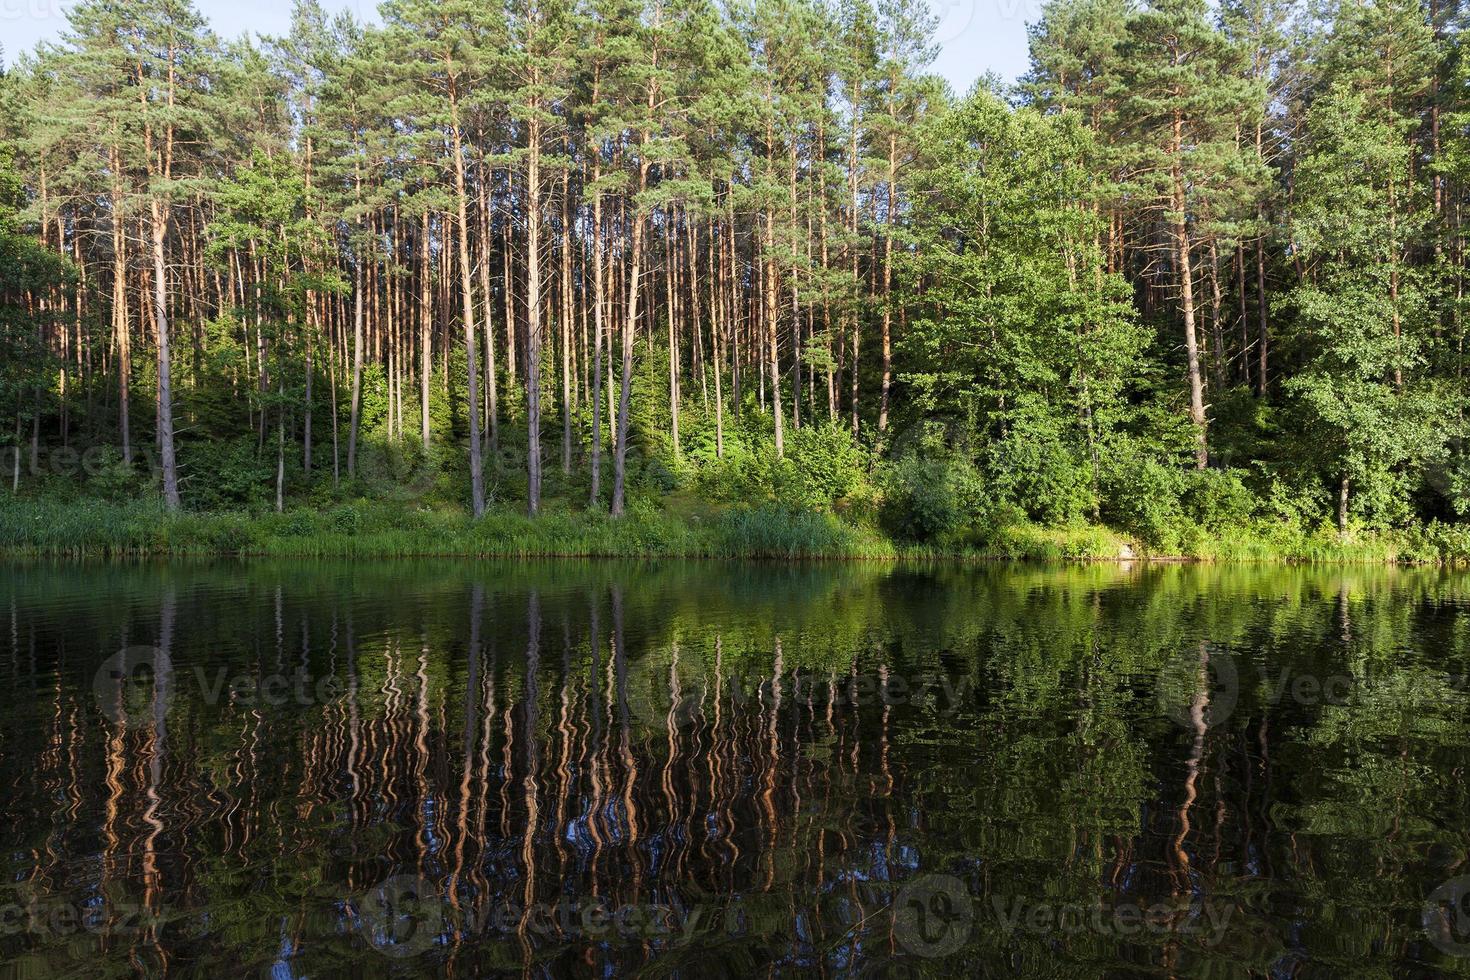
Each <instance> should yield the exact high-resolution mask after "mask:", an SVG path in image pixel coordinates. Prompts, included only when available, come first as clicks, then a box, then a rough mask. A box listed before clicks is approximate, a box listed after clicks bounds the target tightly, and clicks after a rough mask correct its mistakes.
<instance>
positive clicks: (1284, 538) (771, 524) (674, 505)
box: [0, 495, 1470, 564]
mask: <svg viewBox="0 0 1470 980" xmlns="http://www.w3.org/2000/svg"><path fill="white" fill-rule="evenodd" d="M0 555H5V556H10V557H150V556H160V557H161V556H186V555H192V556H209V555H246V556H254V555H260V556H276V557H303V558H305V557H313V558H333V557H336V558H394V557H606V558H645V559H646V558H676V557H688V558H766V559H788V560H789V559H870V560H896V559H940V558H944V559H971V560H981V559H1041V560H1094V561H1096V560H1102V561H1120V560H1124V561H1126V560H1149V561H1241V562H1271V561H1278V562H1341V563H1347V562H1373V563H1393V562H1405V563H1427V564H1435V563H1438V564H1466V563H1470V543H1467V542H1466V541H1465V540H1463V539H1462V538H1461V537H1460V536H1458V535H1451V534H1448V533H1446V531H1445V529H1444V528H1436V527H1434V526H1431V527H1429V528H1421V529H1418V530H1416V531H1382V532H1376V533H1369V532H1361V533H1356V534H1352V535H1350V536H1348V537H1347V538H1346V539H1344V538H1342V537H1340V536H1339V535H1338V534H1337V533H1336V531H1335V530H1333V529H1331V528H1328V527H1325V526H1324V527H1320V528H1314V529H1303V528H1300V527H1297V526H1294V525H1286V524H1282V523H1278V522H1257V523H1253V524H1252V525H1250V526H1247V527H1231V528H1216V529H1206V528H1196V529H1190V530H1189V531H1188V532H1187V533H1184V534H1182V535H1175V536H1174V539H1173V540H1171V541H1168V542H1163V543H1154V544H1153V545H1150V544H1149V543H1146V542H1143V541H1140V540H1138V539H1136V538H1134V537H1130V536H1129V535H1126V534H1122V533H1119V532H1117V531H1115V530H1112V529H1109V528H1107V527H1102V526H1099V525H1092V524H1084V525H1079V526H1071V527H1057V528H1048V527H1041V526H1038V525H1035V524H1029V523H1019V524H1012V525H1009V526H1006V527H1003V528H998V529H992V530H990V531H989V532H987V533H985V534H984V535H983V536H982V535H979V534H974V535H971V536H969V537H968V538H966V539H963V540H959V541H955V542H952V543H949V544H946V545H933V544H912V543H903V542H896V541H894V540H892V539H891V538H889V537H887V536H886V535H885V534H884V533H883V532H882V531H881V530H880V529H879V528H877V527H874V526H870V525H864V524H855V523H851V522H849V521H847V520H844V519H842V518H839V517H837V516H834V515H832V514H829V513H824V512H818V511H811V510H801V509H796V508H791V507H788V506H781V505H776V504H768V505H758V506H730V505H721V504H716V503H712V502H710V501H705V500H702V499H699V498H697V497H686V496H683V495H671V496H669V497H666V498H664V499H663V500H662V501H660V502H658V503H651V502H648V501H645V500H639V501H635V502H634V503H633V504H632V505H631V506H630V507H629V510H628V513H627V514H626V515H625V516H624V517H623V518H621V519H613V518H611V517H609V516H608V515H606V514H605V513H601V512H596V511H588V510H586V509H582V508H578V507H573V506H571V505H569V504H568V503H567V502H566V501H562V500H557V499H552V500H548V501H547V502H546V504H545V506H544V507H543V511H542V514H541V515H540V516H539V517H536V518H531V517H528V516H527V515H526V513H525V511H524V509H523V508H522V507H519V506H512V505H509V504H506V505H498V506H493V507H491V509H490V510H488V511H487V512H486V514H485V516H484V517H482V518H480V519H479V520H474V519H472V518H471V517H470V515H469V514H468V513H466V512H464V511H461V510H456V509H431V508H427V507H422V506H415V505H408V504H396V503H389V502H384V501H358V502H354V503H347V504H340V505H336V506H333V507H330V508H327V509H308V508H294V509H290V508H288V509H287V510H286V511H285V512H284V513H279V514H278V513H274V512H264V513H260V512H248V511H220V512H196V511H184V512H180V513H175V514H169V513H166V512H164V511H163V510H162V509H161V508H160V507H159V506H158V505H157V504H156V503H152V502H145V501H131V502H109V501H103V500H96V499H83V500H73V501H57V500H47V499H27V498H18V499H17V498H12V499H10V500H7V501H4V502H0Z"/></svg>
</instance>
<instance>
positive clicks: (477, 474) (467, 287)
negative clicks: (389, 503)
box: [449, 93, 485, 518]
mask: <svg viewBox="0 0 1470 980" xmlns="http://www.w3.org/2000/svg"><path fill="white" fill-rule="evenodd" d="M449 114H450V123H449V128H450V133H451V137H452V141H453V144H454V147H453V148H454V197H455V206H456V207H457V208H458V209H459V280H460V282H459V290H460V302H461V305H462V307H463V316H464V350H465V368H466V374H467V375H468V387H469V391H468V395H469V401H468V407H467V410H466V411H465V415H467V416H468V417H469V423H470V501H471V505H472V506H473V508H474V515H475V517H476V518H479V517H483V516H485V474H484V470H483V461H482V459H481V455H480V378H479V361H480V357H479V348H478V347H477V346H476V344H475V298H474V293H473V289H474V280H473V279H472V278H471V275H470V217H469V201H468V195H467V194H466V192H465V179H464V147H463V141H462V137H461V134H460V129H459V107H458V105H457V103H456V101H455V98H454V95H453V93H451V95H450V100H449Z"/></svg>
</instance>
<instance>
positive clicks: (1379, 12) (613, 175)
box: [0, 0, 1470, 559]
mask: <svg viewBox="0 0 1470 980" xmlns="http://www.w3.org/2000/svg"><path fill="white" fill-rule="evenodd" d="M68 17H69V23H68V25H67V26H66V28H65V29H64V30H63V32H62V35H61V37H60V39H59V40H58V41H57V42H55V43H46V44H42V45H40V46H39V47H38V48H37V49H36V50H34V51H28V52H6V60H5V68H4V73H3V75H0V137H3V138H0V450H3V454H4V463H5V470H6V472H5V474H4V475H5V477H7V479H6V481H5V482H6V483H7V484H8V487H7V489H8V490H9V494H8V495H6V494H3V492H0V498H6V499H0V547H4V548H6V549H9V550H17V549H18V550H25V549H26V548H32V549H33V550H34V549H39V550H42V551H44V550H48V549H51V550H65V549H67V548H73V547H75V548H85V547H87V546H88V545H94V546H96V547H97V548H99V549H101V550H107V549H108V548H115V549H117V550H148V548H149V547H150V545H149V544H148V542H153V544H152V546H153V547H157V548H161V549H163V550H167V549H168V548H169V547H174V548H177V547H179V546H180V541H181V540H182V538H180V537H177V536H176V537H175V538H173V539H169V537H168V534H169V531H168V529H169V528H175V529H177V528H181V527H184V526H186V525H187V526H188V527H190V528H193V529H194V531H191V532H189V533H195V532H197V533H198V534H199V535H200V538H199V541H198V542H196V544H198V545H199V546H200V547H202V548H205V549H206V550H207V549H210V548H213V549H215V550H243V551H248V550H251V549H252V547H254V546H257V545H259V544H260V538H259V537H258V536H257V535H258V534H259V533H265V532H259V527H266V528H268V529H269V533H270V534H272V535H275V536H277V537H281V538H286V537H292V536H296V537H302V538H308V539H309V538H311V537H312V536H313V535H318V534H323V535H347V536H351V535H352V534H355V533H357V532H358V531H359V530H362V529H365V528H368V527H376V528H380V529H399V528H407V529H410V530H412V529H413V528H423V527H428V526H430V525H432V526H433V527H437V528H440V529H441V530H442V528H445V527H448V528H451V529H453V532H454V533H453V534H451V533H449V532H445V538H446V541H450V540H452V539H453V537H454V535H455V534H459V533H461V532H462V533H464V534H473V533H475V532H474V530H473V529H474V528H475V527H477V526H480V525H481V523H482V522H484V520H485V519H486V518H489V519H491V521H495V520H500V521H501V524H499V525H496V526H498V527H511V526H514V528H516V529H517V530H516V532H515V533H516V534H520V535H530V536H532V537H534V536H535V534H536V533H538V532H536V530H535V528H536V527H537V526H538V522H544V521H547V520H548V519H550V520H551V521H553V522H554V521H562V523H561V524H558V525H556V526H557V527H558V528H560V529H561V530H559V531H558V532H557V534H558V535H560V536H562V538H560V539H559V540H558V542H557V544H556V547H557V548H558V549H560V550H561V551H563V552H570V553H586V552H588V551H589V550H592V551H595V550H598V547H599V546H598V545H596V544H593V545H586V544H583V545H582V546H580V550H579V546H578V545H577V543H576V541H575V540H571V539H572V538H575V536H576V534H577V533H584V532H585V533H587V534H594V532H595V534H596V535H611V537H609V538H607V540H610V541H613V540H615V541H621V542H623V544H622V545H610V546H609V548H610V550H618V548H624V549H625V550H626V549H632V550H639V549H640V548H644V545H640V544H637V543H636V542H635V543H634V544H631V545H630V544H628V542H629V541H630V540H632V539H630V538H628V537H627V532H623V531H618V530H616V529H615V528H617V527H619V526H627V525H628V524H630V523H632V524H638V523H639V522H642V525H641V526H642V527H643V528H644V530H645V531H648V529H649V528H655V530H656V529H657V528H658V527H666V525H667V523H668V522H677V523H679V524H681V526H688V527H693V526H694V525H696V524H703V525H716V524H717V525H718V526H719V527H721V528H723V529H724V532H730V533H735V532H732V531H731V528H735V529H736V531H739V533H743V534H747V535H754V536H755V537H756V538H760V537H761V536H762V535H765V536H766V537H769V536H770V535H772V534H777V535H779V534H780V533H783V532H781V531H780V530H779V529H780V528H785V529H787V530H788V531H790V533H792V534H797V535H801V534H808V533H816V532H811V531H810V529H811V528H817V529H819V530H820V531H821V533H823V534H827V535H828V536H829V538H830V540H831V542H834V543H831V544H830V547H829V550H837V551H841V550H844V549H845V550H854V548H855V547H856V546H853V545H851V542H852V541H867V542H872V541H881V542H884V543H885V545H884V546H885V547H899V548H903V547H923V548H930V549H936V550H948V551H954V550H965V549H975V548H984V547H986V546H987V545H988V544H993V543H994V542H998V541H999V542H1005V541H1011V542H1016V541H1021V540H1024V539H1025V538H1024V535H1025V534H1032V535H1034V536H1036V538H1035V540H1044V541H1047V542H1050V545H1049V547H1053V548H1060V549H1061V550H1062V551H1064V552H1069V551H1093V552H1102V553H1106V552H1108V551H1109V550H1112V553H1113V556H1114V557H1116V554H1117V551H1116V548H1117V546H1118V543H1119V542H1124V546H1125V547H1134V546H1136V547H1138V548H1141V549H1146V550H1150V551H1153V552H1156V553H1161V554H1202V555H1215V554H1227V553H1239V554H1250V555H1262V554H1268V553H1288V552H1289V553H1292V554H1305V553H1310V552H1311V549H1312V548H1313V547H1317V546H1321V547H1323V548H1328V547H1335V548H1339V549H1341V548H1345V547H1347V546H1348V545H1349V544H1350V543H1355V544H1356V546H1358V547H1360V548H1368V549H1373V553H1374V554H1382V555H1386V556H1389V557H1419V558H1430V559H1448V558H1460V557H1466V556H1470V524H1467V523H1465V518H1466V517H1467V516H1470V450H1467V448H1466V446H1465V444H1464V435H1465V433H1466V429H1467V424H1466V418H1465V401H1466V390H1467V379H1466V377H1465V369H1466V359H1467V351H1466V326H1465V318H1466V313H1467V309H1466V306H1467V300H1466V297H1465V286H1466V279H1467V251H1466V241H1467V228H1470V214H1467V206H1470V61H1467V59H1466V58H1465V57H1464V53H1463V50H1462V44H1461V35H1460V33H1459V28H1460V26H1461V23H1462V14H1461V11H1460V10H1459V9H1458V8H1457V7H1456V6H1455V5H1454V4H1452V3H1447V2H1441V0H1428V3H1427V4H1424V3H1421V2H1420V0H1352V2H1341V0H1326V2H1325V3H1312V4H1306V3H1299V2H1293V0H1222V2H1220V3H1218V4H1210V3H1207V2H1206V0H1152V2H1144V3H1135V2H1132V0H1052V2H1050V3H1048V4H1047V5H1046V6H1045V7H1044V8H1043V10H1042V13H1041V16H1040V18H1039V19H1038V20H1037V22H1036V23H1034V24H1033V25H1031V28H1030V38H1031V50H1030V65H1031V67H1030V70H1029V71H1028V72H1027V73H1026V74H1025V75H1024V77H1022V78H1021V79H1019V80H1017V81H1015V82H1014V83H1012V82H1010V81H1007V80H1002V79H1000V78H997V77H993V76H991V77H987V78H985V79H983V80H982V81H981V82H980V83H978V84H977V85H976V86H975V88H974V89H973V90H972V91H970V92H968V93H964V94H961V93H956V92H953V91H951V90H950V88H949V86H948V85H947V83H945V82H944V81H943V80H942V79H940V78H938V77H937V76H935V75H933V74H930V73H929V70H928V69H929V65H930V63H931V62H932V59H933V57H934V54H935V45H934V41H933V38H934V21H933V18H932V14H931V13H930V11H929V8H928V6H927V4H926V3H925V2H924V0H877V2H876V3H875V2H871V0H727V2H723V3H715V2H712V0H504V2H503V3H500V4H486V3H478V2H473V0H438V2H435V0H387V2H385V3H383V4H382V5H381V7H380V8H379V17H378V21H377V22H375V23H364V22H361V21H359V20H356V19H353V18H352V17H350V16H348V15H338V16H328V15H327V14H326V13H325V12H324V11H323V9H322V8H321V7H320V6H318V4H317V3H316V2H315V0H298V3H297V6H296V9H295V13H294V18H293V26H292V29H291V31H290V33H289V34H288V35H287V36H284V37H258V38H251V37H246V38H242V39H233V40H232V39H225V38H221V37H219V36H217V35H216V34H214V33H213V32H212V31H211V30H210V28H209V26H208V24H207V23H206V22H205V21H204V20H203V18H202V17H201V16H200V15H199V14H198V13H197V12H196V11H195V10H194V9H193V7H192V6H191V5H190V3H189V2H188V0H81V2H78V3H77V4H75V5H74V6H73V7H71V8H70V9H69V12H68ZM175 512H178V513H175ZM220 515H225V516H224V517H221V516H220ZM212 516H213V518H219V520H218V521H215V523H214V524H210V523H209V521H210V520H211V519H212ZM512 517H513V518H514V524H513V525H512V524H511V523H507V522H510V521H512ZM190 521H193V522H194V523H193V524H188V522H190ZM220 521H225V523H223V524H221V523H220ZM434 521H441V522H442V521H447V522H449V523H448V524H433V523H432V522H434ZM568 521H572V522H573V523H567V522H568ZM206 526H207V527H208V528H213V530H210V531H209V532H208V533H205V531H204V530H200V529H201V528H206ZM109 527H111V528H114V530H113V531H108V530H107V529H108V528H109ZM221 527H223V528H224V529H225V530H224V531H220V530H219V529H220V528H221ZM117 528H121V530H117ZM609 528H613V529H614V530H607V529H609ZM772 528H777V529H778V530H776V531H773V530H772ZM578 529H581V530H580V531H578ZM589 529H592V530H589ZM740 529H744V530H743V531H741V530H740ZM803 529H807V530H805V531H804V530H803ZM179 533H180V534H183V533H184V532H179ZM648 533H654V532H653V531H648ZM722 533H723V532H722ZM109 534H111V535H112V536H111V537H109ZM210 535H214V536H213V537H211V536H210ZM619 535H622V536H621V537H619ZM833 535H836V536H835V537H832V536H833ZM843 535H849V536H848V537H844V536H843ZM851 535H857V536H858V537H851ZM566 536H570V537H566ZM1048 536H1049V537H1048ZM635 537H636V535H635ZM477 540H479V541H481V542H482V545H480V546H477V547H483V548H484V550H487V551H494V550H495V544H494V541H493V540H489V539H487V538H486V537H485V535H484V534H481V535H480V537H479V538H478V539H477ZM487 541H488V543H485V542H487ZM38 542H40V544H38ZM99 542H100V543H99ZM109 542H110V543H109ZM119 542H122V543H119ZM140 542H142V543H140ZM160 542H161V543H160ZM844 542H848V543H847V544H844ZM1232 542H1233V544H1232ZM443 546H444V547H445V548H448V549H451V550H452V548H453V545H452V544H448V543H446V544H444V545H443ZM406 547H408V546H406ZM1232 548H1233V549H1235V550H1234V551H1232V550H1231V549H1232ZM410 550H411V548H410ZM676 550H677V549H676ZM684 550H689V551H700V550H718V549H709V548H706V547H705V546H703V545H700V546H690V547H688V548H685V549H684ZM733 550H742V549H741V548H740V547H739V546H738V545H737V546H734V548H733ZM743 550H745V551H747V552H749V551H760V552H765V551H780V550H781V549H780V547H768V546H765V545H762V546H760V547H755V546H747V547H745V548H744V549H743ZM796 550H800V549H796ZM817 550H820V549H817ZM858 550H861V549H858Z"/></svg>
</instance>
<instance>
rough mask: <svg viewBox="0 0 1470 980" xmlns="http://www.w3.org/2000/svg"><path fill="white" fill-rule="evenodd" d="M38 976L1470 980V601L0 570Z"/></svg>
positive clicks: (360, 569)
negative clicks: (1419, 979)
mask: <svg viewBox="0 0 1470 980" xmlns="http://www.w3.org/2000/svg"><path fill="white" fill-rule="evenodd" d="M0 617H3V620H4V629H5V635H4V636H3V637H0V649H3V654H0V679H3V684H4V687H5V689H6V690H7V691H8V693H9V697H8V698H7V700H6V701H5V702H4V706H3V708H0V807H3V815H0V841H3V845H4V846H3V860H4V862H5V866H4V884H3V889H4V891H3V894H0V963H3V964H4V973H5V974H6V975H13V976H62V975H75V976H91V975H109V976H119V975H128V974H132V973H136V972H140V971H142V972H149V973H156V972H162V971H164V970H168V971H169V972H177V973H181V974H206V975H213V976H216V977H224V976H237V975H245V976H250V975H269V976H273V977H283V978H284V977H296V976H308V975H310V976H336V975H363V976H380V975H417V974H430V973H448V974H451V975H454V976H483V975H493V974H515V975H532V976H614V975H632V974H651V975H659V976H717V975H734V976H741V977H750V976H757V975H760V976H765V975H771V974H797V973H809V972H815V973H824V974H831V975H856V974H864V975H900V976H902V975H928V974H933V975H956V974H958V973H959V972H960V971H962V970H963V971H965V972H967V973H968V974H970V975H975V974H982V975H986V976H1059V977H1075V976H1104V975H1107V976H1119V975H1138V976H1209V977H1229V976H1247V975H1260V976H1267V975H1270V976H1280V977H1284V976H1334V975H1372V976H1438V975H1470V901H1462V899H1463V896H1464V893H1466V892H1470V878H1462V877H1461V876H1466V875H1470V861H1467V849H1470V800H1467V795H1470V794H1467V787H1466V774H1467V771H1470V685H1467V683H1466V680H1465V677H1466V675H1467V674H1470V577H1466V576H1461V575H1454V574H1448V573H1439V572H1424V571H1408V570H1392V569H1348V570H1336V569H1334V570H1303V569H1281V568H1267V569H1254V568H1247V569H1211V568H1190V567H1155V568H1140V567H1133V568H1127V567H1118V566H1106V567H1036V566H1026V567H1004V566H990V567H981V568H954V567H946V568H891V567H886V566H867V565H822V566H804V567H796V568H792V567H781V566H772V565H738V564H716V563H690V564H660V565H657V566H639V565H626V564H611V563H552V562H546V563H451V562H425V563H380V564H359V565H355V566H354V565H352V564H348V563H335V562H334V563H303V562H294V563H281V564H274V563H263V564H262V563H257V564H197V565H189V564H180V565H142V566H70V565H34V564H32V565H11V566H0Z"/></svg>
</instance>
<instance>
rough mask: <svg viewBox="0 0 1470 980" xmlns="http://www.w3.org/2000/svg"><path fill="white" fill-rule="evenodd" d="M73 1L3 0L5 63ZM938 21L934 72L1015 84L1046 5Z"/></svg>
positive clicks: (229, 8)
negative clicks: (1030, 33) (1033, 24)
mask: <svg viewBox="0 0 1470 980" xmlns="http://www.w3.org/2000/svg"><path fill="white" fill-rule="evenodd" d="M72 2H73V0H0V46H3V48H4V51H5V57H6V59H7V60H9V59H10V58H12V57H14V56H15V55H16V54H18V53H19V52H21V51H24V50H28V49H30V48H31V47H33V46H35V44H36V42H38V41H47V40H55V39H56V38H57V37H59V36H60V35H61V33H62V31H64V30H65V29H66V10H67V8H68V7H70V6H71V4H72ZM377 2H378V0H324V2H323V6H324V7H327V8H329V9H337V10H350V11H352V12H353V14H354V15H356V16H358V17H361V18H363V19H373V18H375V16H376V14H375V11H376V10H377ZM929 3H930V5H931V6H932V7H933V9H934V12H935V15H936V16H937V17H938V20H939V29H938V32H937V34H936V36H935V40H936V41H937V42H938V43H939V46H940V53H939V57H938V58H937V59H936V60H935V63H934V66H933V70H934V71H935V72H937V73H938V74H940V75H943V76H944V77H945V78H947V79H949V81H950V84H951V85H952V86H953V87H954V89H955V91H956V92H965V91H967V90H968V89H969V88H970V86H971V84H973V83H974V81H975V79H977V78H979V77H981V76H982V75H984V74H985V73H987V72H994V73H995V74H997V75H1000V76H1001V77H1002V78H1003V79H1006V80H1012V79H1014V78H1016V77H1017V76H1018V75H1020V74H1021V72H1023V71H1025V69H1026V23H1027V22H1028V21H1032V20H1035V19H1036V18H1037V17H1038V16H1039V15H1040V12H1041V4H1042V0H929ZM291 5H292V0H195V6H196V7H197V8H198V9H199V10H200V11H201V12H202V13H203V14H204V16H205V17H206V18H208V20H209V23H210V24H211V25H212V26H213V27H214V29H215V31H216V32H218V33H219V34H221V35H224V36H226V37H234V36H238V35H240V34H243V33H245V32H246V31H250V32H254V33H256V34H284V33H285V32H286V31H287V30H288V29H289V27H290V23H291Z"/></svg>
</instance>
